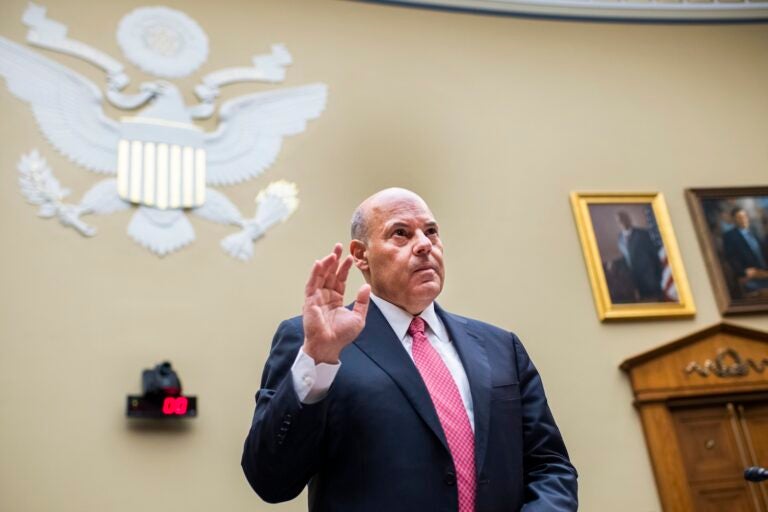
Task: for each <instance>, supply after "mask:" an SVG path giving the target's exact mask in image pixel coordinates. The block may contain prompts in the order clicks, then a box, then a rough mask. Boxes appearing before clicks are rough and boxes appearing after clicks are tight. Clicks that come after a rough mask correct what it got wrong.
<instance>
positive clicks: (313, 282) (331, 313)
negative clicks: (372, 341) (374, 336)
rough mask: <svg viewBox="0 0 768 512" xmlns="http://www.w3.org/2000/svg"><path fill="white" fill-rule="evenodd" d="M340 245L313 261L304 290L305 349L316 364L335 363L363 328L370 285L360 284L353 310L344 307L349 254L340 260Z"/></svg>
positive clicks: (350, 260) (350, 257) (350, 264)
mask: <svg viewBox="0 0 768 512" xmlns="http://www.w3.org/2000/svg"><path fill="white" fill-rule="evenodd" d="M341 252H342V248H341V244H336V246H335V247H334V248H333V252H332V253H331V254H329V255H328V256H326V257H325V258H323V259H322V260H319V261H315V264H314V265H313V266H312V272H311V273H310V275H309V280H308V281H307V286H306V288H305V292H304V295H305V297H304V308H303V311H302V314H303V320H304V347H303V349H304V352H305V353H306V354H307V355H308V356H310V357H311V358H312V359H314V360H315V363H331V364H333V363H337V362H338V360H339V354H340V353H341V350H342V349H343V348H344V347H346V346H347V345H349V344H350V343H351V342H352V341H353V340H354V339H355V338H357V336H358V334H360V331H362V330H363V327H365V315H366V314H367V312H368V303H369V300H370V294H371V288H370V286H368V285H367V284H365V285H363V286H361V287H360V290H359V291H358V292H357V298H356V300H355V305H354V307H353V308H352V310H349V309H347V308H345V307H344V290H345V288H346V284H347V276H348V275H349V269H350V268H351V267H352V256H347V257H346V258H345V259H344V260H343V261H341Z"/></svg>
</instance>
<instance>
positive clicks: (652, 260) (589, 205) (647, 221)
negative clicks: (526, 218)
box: [571, 192, 696, 320]
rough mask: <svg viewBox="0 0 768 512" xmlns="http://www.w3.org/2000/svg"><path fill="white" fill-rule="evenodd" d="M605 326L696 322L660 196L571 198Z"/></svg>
mask: <svg viewBox="0 0 768 512" xmlns="http://www.w3.org/2000/svg"><path fill="white" fill-rule="evenodd" d="M571 205H572V206H573V214H574V216H575V218H576V227H577V229H578V232H579V238H580V240H581V248H582V251H583V252H584V259H585V261H586V264H587V272H588V274H589V281H590V284H591V285H592V294H593V296H594V299H595V307H596V308H597V315H598V317H599V318H600V320H613V319H630V318H657V317H674V316H693V315H694V314H695V312H696V310H695V307H694V305H693V297H692V295H691V291H690V288H689V286H688V279H687V278H686V275H685V270H684V268H683V262H682V260H681V258H680V251H679V250H678V248H677V241H676V240H675V235H674V233H673V231H672V224H671V223H670V220H669V214H668V212H667V207H666V204H665V203H664V197H663V196H662V194H660V193H612V192H598V193H580V192H573V193H571Z"/></svg>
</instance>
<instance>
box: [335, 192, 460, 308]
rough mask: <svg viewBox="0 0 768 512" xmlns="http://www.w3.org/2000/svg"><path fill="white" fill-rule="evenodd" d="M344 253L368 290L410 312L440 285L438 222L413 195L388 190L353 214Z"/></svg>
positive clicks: (429, 299)
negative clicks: (347, 249) (351, 259)
mask: <svg viewBox="0 0 768 512" xmlns="http://www.w3.org/2000/svg"><path fill="white" fill-rule="evenodd" d="M349 252H350V254H351V255H352V258H353V260H354V264H355V266H356V267H357V268H358V269H359V270H360V272H362V274H363V278H364V279H365V281H366V282H367V283H368V284H370V285H371V291H372V292H373V293H374V294H376V296H377V297H379V298H382V299H384V300H386V301H388V302H390V303H392V304H394V305H396V306H399V307H400V308H402V309H404V310H405V311H408V312H409V313H411V314H412V315H416V314H419V313H420V312H422V311H424V308H426V307H427V306H428V305H429V304H431V303H432V301H434V300H435V298H436V297H437V296H438V294H440V291H441V290H442V289H443V280H444V279H445V267H444V265H443V243H442V241H441V240H440V235H439V229H438V226H437V221H436V220H435V218H434V216H433V215H432V212H431V211H430V210H429V206H427V203H426V202H424V200H423V199H422V198H421V197H419V195H418V194H415V193H413V192H411V191H410V190H406V189H403V188H388V189H385V190H382V191H381V192H377V193H375V194H373V195H372V196H371V197H369V198H368V199H366V200H365V201H363V202H362V203H360V206H358V207H357V210H355V214H354V215H353V216H352V241H351V242H350V243H349Z"/></svg>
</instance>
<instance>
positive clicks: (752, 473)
mask: <svg viewBox="0 0 768 512" xmlns="http://www.w3.org/2000/svg"><path fill="white" fill-rule="evenodd" d="M744 479H745V480H749V481H750V482H762V481H763V480H768V469H765V468H761V467H760V466H752V467H751V468H747V469H745V470H744Z"/></svg>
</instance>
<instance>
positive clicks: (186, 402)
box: [125, 395, 197, 419]
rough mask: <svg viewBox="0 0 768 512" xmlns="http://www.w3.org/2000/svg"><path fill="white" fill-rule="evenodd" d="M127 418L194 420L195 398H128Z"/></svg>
mask: <svg viewBox="0 0 768 512" xmlns="http://www.w3.org/2000/svg"><path fill="white" fill-rule="evenodd" d="M125 412H126V415H127V416H128V417H129V418H168V419H170V418H194V417H196V416H197V397H196V396H182V395H176V396H148V397H147V396H129V397H128V402H127V404H126V410H125Z"/></svg>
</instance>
